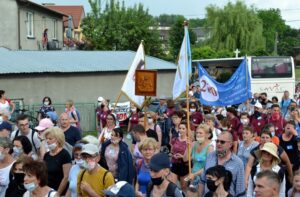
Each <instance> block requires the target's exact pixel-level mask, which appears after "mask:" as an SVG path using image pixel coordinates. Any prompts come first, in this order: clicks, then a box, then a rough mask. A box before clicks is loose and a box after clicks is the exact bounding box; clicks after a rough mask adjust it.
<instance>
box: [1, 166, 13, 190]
mask: <svg viewBox="0 0 300 197" xmlns="http://www.w3.org/2000/svg"><path fill="white" fill-rule="evenodd" d="M13 163H14V162H13ZM13 163H11V164H10V165H9V166H7V167H5V168H2V169H0V196H5V192H6V189H7V187H8V184H9V172H10V169H11V167H12V165H13Z"/></svg>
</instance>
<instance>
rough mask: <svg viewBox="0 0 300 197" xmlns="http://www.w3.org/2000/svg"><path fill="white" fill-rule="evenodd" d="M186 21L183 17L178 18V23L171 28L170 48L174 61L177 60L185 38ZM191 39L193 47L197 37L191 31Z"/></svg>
mask: <svg viewBox="0 0 300 197" xmlns="http://www.w3.org/2000/svg"><path fill="white" fill-rule="evenodd" d="M185 20H186V19H185V18H184V17H183V16H181V17H178V18H177V20H176V23H175V24H174V25H173V26H172V27H171V30H170V34H169V46H170V52H171V55H172V57H173V59H174V60H176V58H177V56H178V54H179V51H180V47H181V44H182V40H183V37H184V27H183V23H184V21H185ZM189 37H190V43H191V45H193V44H195V42H196V39H197V38H196V35H195V33H194V32H193V31H192V30H191V29H189Z"/></svg>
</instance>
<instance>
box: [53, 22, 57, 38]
mask: <svg viewBox="0 0 300 197" xmlns="http://www.w3.org/2000/svg"><path fill="white" fill-rule="evenodd" d="M53 38H54V39H56V38H57V20H56V19H54V20H53Z"/></svg>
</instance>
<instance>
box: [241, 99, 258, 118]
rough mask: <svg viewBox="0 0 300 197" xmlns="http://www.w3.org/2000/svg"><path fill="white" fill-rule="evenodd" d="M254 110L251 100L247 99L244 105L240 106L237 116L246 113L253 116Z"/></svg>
mask: <svg viewBox="0 0 300 197" xmlns="http://www.w3.org/2000/svg"><path fill="white" fill-rule="evenodd" d="M253 111H254V108H253V105H251V99H247V100H246V101H245V102H244V103H242V104H240V105H239V106H238V108H237V114H238V116H240V115H241V113H246V114H248V115H249V116H250V115H252V114H253Z"/></svg>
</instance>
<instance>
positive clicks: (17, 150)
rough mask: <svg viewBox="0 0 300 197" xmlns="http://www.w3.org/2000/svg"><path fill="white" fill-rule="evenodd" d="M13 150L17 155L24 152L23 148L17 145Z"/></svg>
mask: <svg viewBox="0 0 300 197" xmlns="http://www.w3.org/2000/svg"><path fill="white" fill-rule="evenodd" d="M13 151H14V154H15V155H16V156H19V155H21V154H22V153H23V149H22V148H18V147H16V146H14V147H13Z"/></svg>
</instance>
